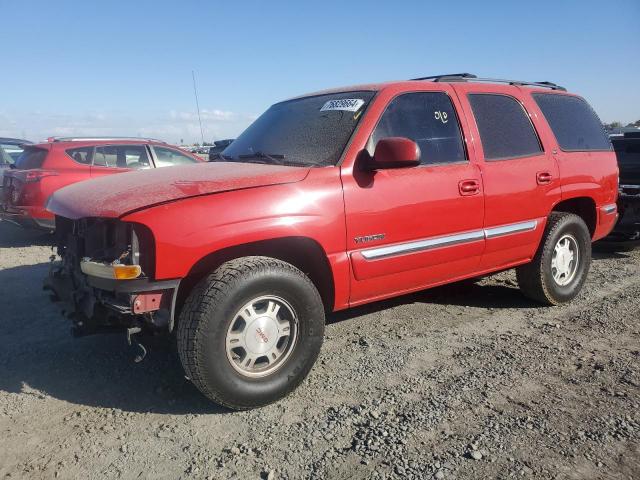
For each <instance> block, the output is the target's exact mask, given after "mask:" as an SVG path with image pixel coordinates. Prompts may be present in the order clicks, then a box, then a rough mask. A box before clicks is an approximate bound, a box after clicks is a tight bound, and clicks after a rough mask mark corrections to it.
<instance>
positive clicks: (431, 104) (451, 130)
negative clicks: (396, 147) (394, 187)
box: [368, 92, 466, 165]
mask: <svg viewBox="0 0 640 480" xmlns="http://www.w3.org/2000/svg"><path fill="white" fill-rule="evenodd" d="M388 137H405V138H408V139H410V140H413V141H414V142H416V143H417V144H418V146H419V147H420V153H421V158H420V163H421V164H423V165H425V164H433V163H453V162H461V161H465V160H466V155H465V150H464V145H463V143H462V136H461V134H460V124H459V122H458V117H457V115H456V111H455V108H454V106H453V104H452V103H451V99H450V98H449V96H448V95H447V94H446V93H443V92H420V93H407V94H404V95H400V96H398V97H396V98H394V99H393V100H392V101H391V103H389V105H388V106H387V109H386V110H385V111H384V113H383V114H382V116H381V117H380V121H379V122H378V125H377V126H376V129H375V130H374V132H373V135H372V136H371V139H370V141H369V145H368V150H369V153H370V154H371V155H373V153H374V151H375V147H376V144H377V143H378V141H379V140H382V139H383V138H388Z"/></svg>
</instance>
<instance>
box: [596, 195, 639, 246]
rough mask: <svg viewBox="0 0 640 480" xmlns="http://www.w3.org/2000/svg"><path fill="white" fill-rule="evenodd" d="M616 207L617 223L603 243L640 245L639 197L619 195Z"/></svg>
mask: <svg viewBox="0 0 640 480" xmlns="http://www.w3.org/2000/svg"><path fill="white" fill-rule="evenodd" d="M617 207H618V221H617V222H616V224H615V226H614V228H613V230H612V231H611V233H610V234H609V235H608V236H607V237H605V238H604V239H603V242H606V243H609V244H614V243H617V244H627V245H640V195H627V194H625V193H621V194H620V196H619V197H618V204H617Z"/></svg>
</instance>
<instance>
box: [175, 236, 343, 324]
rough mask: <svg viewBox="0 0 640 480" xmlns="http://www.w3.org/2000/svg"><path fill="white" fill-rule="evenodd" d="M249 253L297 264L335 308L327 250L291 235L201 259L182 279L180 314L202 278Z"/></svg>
mask: <svg viewBox="0 0 640 480" xmlns="http://www.w3.org/2000/svg"><path fill="white" fill-rule="evenodd" d="M248 256H264V257H272V258H277V259H278V260H282V261H283V262H287V263H290V264H291V265H293V266H295V267H296V268H298V269H299V270H300V271H302V272H303V273H304V274H305V275H307V276H308V277H309V279H310V280H311V282H312V283H313V284H314V285H315V287H316V288H317V289H318V292H319V293H320V297H321V298H322V303H323V304H324V307H325V310H326V311H332V310H333V307H334V300H335V285H334V279H333V271H332V268H331V264H330V263H329V259H328V257H327V254H326V252H325V251H324V249H323V248H322V246H321V245H320V244H319V243H318V242H317V241H316V240H314V239H312V238H309V237H301V236H288V237H280V238H274V239H269V240H261V241H256V242H251V243H245V244H240V245H234V246H230V247H226V248H223V249H220V250H217V251H214V252H211V253H209V254H208V255H206V256H204V257H202V258H201V259H199V260H198V261H197V262H196V263H195V264H194V265H193V266H192V267H191V269H190V270H189V273H188V274H187V276H186V277H185V278H184V279H183V280H182V281H181V282H180V289H179V291H178V297H177V302H176V309H177V313H179V310H180V308H181V306H182V304H183V303H184V301H185V299H186V297H187V296H188V294H189V292H190V291H191V289H192V288H193V287H194V286H195V285H196V284H197V283H198V282H199V281H200V280H201V279H202V278H204V277H205V276H206V275H207V274H209V273H211V272H213V271H214V270H215V269H216V268H218V267H219V266H220V265H222V264H223V263H225V262H228V261H229V260H233V259H236V258H242V257H248Z"/></svg>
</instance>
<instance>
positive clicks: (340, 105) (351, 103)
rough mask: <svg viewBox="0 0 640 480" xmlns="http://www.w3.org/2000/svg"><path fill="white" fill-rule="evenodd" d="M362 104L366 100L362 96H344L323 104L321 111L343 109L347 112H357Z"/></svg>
mask: <svg viewBox="0 0 640 480" xmlns="http://www.w3.org/2000/svg"><path fill="white" fill-rule="evenodd" d="M362 105H364V100H362V99H360V98H343V99H340V100H329V101H328V102H327V103H325V104H324V105H323V106H322V108H321V109H320V111H321V112H326V111H331V110H342V111H345V112H357V111H358V110H359V109H360V107H361V106H362Z"/></svg>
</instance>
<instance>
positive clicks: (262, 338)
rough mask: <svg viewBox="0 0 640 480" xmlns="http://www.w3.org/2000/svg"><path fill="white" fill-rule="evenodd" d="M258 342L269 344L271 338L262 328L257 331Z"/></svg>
mask: <svg viewBox="0 0 640 480" xmlns="http://www.w3.org/2000/svg"><path fill="white" fill-rule="evenodd" d="M256 340H258V342H262V343H267V342H268V341H269V337H267V335H266V334H265V333H264V332H263V331H262V328H260V327H258V328H257V329H256Z"/></svg>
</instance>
